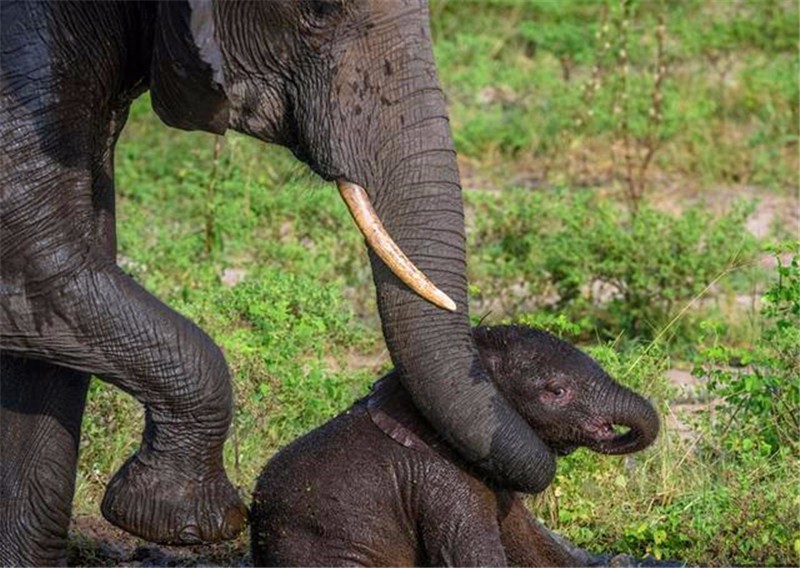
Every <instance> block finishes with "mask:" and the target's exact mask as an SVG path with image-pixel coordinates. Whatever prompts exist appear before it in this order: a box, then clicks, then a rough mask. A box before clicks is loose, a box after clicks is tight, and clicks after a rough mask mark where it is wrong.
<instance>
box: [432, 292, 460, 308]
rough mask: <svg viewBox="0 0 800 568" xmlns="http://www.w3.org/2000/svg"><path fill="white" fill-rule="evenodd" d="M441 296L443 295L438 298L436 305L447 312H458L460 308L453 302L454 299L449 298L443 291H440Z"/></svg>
mask: <svg viewBox="0 0 800 568" xmlns="http://www.w3.org/2000/svg"><path fill="white" fill-rule="evenodd" d="M439 294H441V296H440V297H438V298H437V300H439V301H438V302H437V303H436V305H437V306H439V307H440V308H443V309H445V310H448V311H451V312H456V311H458V307H457V306H456V303H455V302H454V301H453V299H452V298H451V297H450V296H448V295H447V294H445V293H444V292H442V291H441V290H439ZM437 295H438V294H437Z"/></svg>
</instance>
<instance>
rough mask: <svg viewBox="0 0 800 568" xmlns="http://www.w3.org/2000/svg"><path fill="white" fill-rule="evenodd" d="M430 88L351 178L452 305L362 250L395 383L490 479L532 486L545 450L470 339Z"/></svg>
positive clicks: (441, 121) (442, 122)
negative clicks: (374, 161) (371, 164)
mask: <svg viewBox="0 0 800 568" xmlns="http://www.w3.org/2000/svg"><path fill="white" fill-rule="evenodd" d="M435 87H436V88H429V89H427V90H426V91H425V93H424V95H422V96H417V97H412V102H413V106H412V105H411V104H409V107H408V109H407V112H408V116H410V117H411V116H413V117H414V121H413V122H412V123H411V124H408V126H407V127H406V128H404V129H403V131H402V135H400V136H397V137H395V138H393V139H390V140H388V141H386V142H385V143H384V144H383V145H382V148H381V151H380V155H379V157H378V163H379V164H380V165H381V168H380V170H381V171H380V172H379V173H378V172H374V171H372V172H364V173H363V174H362V175H363V179H358V180H352V181H355V182H356V183H359V184H363V185H364V186H365V187H366V188H367V191H368V193H369V197H370V200H371V202H372V204H373V206H374V208H375V210H376V212H377V215H378V217H379V218H380V219H381V221H382V222H383V224H384V225H385V227H386V230H387V232H388V234H389V235H391V237H392V238H393V239H394V241H395V242H396V244H397V245H398V246H399V248H400V249H401V250H402V251H404V253H405V254H406V255H407V256H408V257H409V258H410V260H411V261H412V262H413V263H414V265H416V267H417V268H419V270H420V271H421V272H422V273H424V274H425V275H426V276H427V277H428V278H429V279H430V280H431V281H432V282H433V284H434V285H435V286H436V287H437V288H438V289H440V290H441V291H442V292H443V293H444V294H445V295H446V297H447V298H448V300H449V299H452V301H453V302H455V307H456V310H455V311H449V310H448V309H444V308H443V307H438V306H436V305H434V304H433V303H431V302H429V301H426V300H425V299H423V298H422V297H421V296H420V295H418V294H417V293H416V292H414V291H412V289H411V288H410V287H409V286H408V285H407V284H406V283H404V282H403V281H401V279H400V278H398V276H396V275H395V274H394V273H393V272H392V270H390V268H389V266H387V263H386V262H384V260H382V259H381V258H380V257H379V255H378V254H376V253H375V252H374V251H373V250H370V261H371V264H372V270H373V277H374V281H375V286H376V289H377V296H378V308H379V310H380V315H381V322H382V326H383V333H384V336H385V339H386V343H387V346H388V348H389V351H390V353H391V356H392V361H393V363H394V365H395V367H396V368H397V369H398V370H399V371H400V376H401V380H402V382H403V384H404V386H405V387H406V389H407V390H408V391H409V392H410V393H411V396H412V398H413V399H414V402H415V404H416V405H417V407H418V408H419V409H420V411H422V413H423V414H424V415H425V416H426V417H427V418H428V419H429V420H430V421H431V423H432V424H433V426H434V427H435V428H436V430H437V431H438V432H439V433H440V434H441V435H442V436H444V437H445V439H447V440H448V441H449V442H450V443H451V444H453V445H454V446H455V447H456V448H457V449H458V450H459V451H460V453H461V454H462V455H463V456H464V457H465V458H466V459H468V460H469V461H470V462H472V463H473V464H475V465H476V466H477V467H478V468H480V469H483V470H484V471H485V472H487V473H489V474H490V476H491V477H492V478H493V479H494V480H495V481H496V482H499V483H501V484H502V485H504V486H507V487H513V488H515V489H518V490H524V491H529V492H536V491H541V490H542V489H543V488H544V487H546V486H547V484H549V483H550V481H551V480H552V476H553V474H554V467H555V465H554V458H553V456H552V453H551V452H550V451H549V449H548V448H547V447H546V446H545V445H544V444H543V443H542V442H541V441H540V440H539V439H538V438H537V437H536V435H535V434H534V433H533V431H532V430H531V429H530V427H529V426H528V424H527V423H526V422H524V421H523V420H522V418H521V417H520V416H519V415H518V414H517V413H516V412H515V411H514V410H513V409H512V408H511V407H510V406H509V405H508V403H507V402H506V401H505V400H504V399H503V397H502V396H501V395H500V394H499V393H498V392H497V391H496V389H495V387H494V386H493V384H492V383H491V381H490V380H489V378H488V376H487V374H486V372H485V371H484V369H483V368H482V366H481V363H480V360H479V358H478V354H477V349H476V347H475V345H474V342H473V339H472V333H471V328H470V322H469V317H468V306H467V280H466V259H465V234H464V209H463V202H462V195H461V187H460V181H459V176H458V166H457V163H456V157H455V152H454V150H453V144H452V139H451V135H450V131H449V125H448V121H447V115H446V112H445V106H444V100H443V95H442V93H441V90H440V89H439V88H438V85H435ZM397 112H399V113H403V112H405V111H403V110H398V111H397Z"/></svg>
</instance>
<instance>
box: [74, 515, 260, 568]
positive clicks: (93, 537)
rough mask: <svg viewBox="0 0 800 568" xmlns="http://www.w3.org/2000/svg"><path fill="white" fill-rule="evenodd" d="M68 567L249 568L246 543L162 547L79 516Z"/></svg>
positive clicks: (243, 540)
mask: <svg viewBox="0 0 800 568" xmlns="http://www.w3.org/2000/svg"><path fill="white" fill-rule="evenodd" d="M67 564H68V565H69V566H250V557H249V551H248V549H247V541H246V539H245V537H244V536H240V537H239V538H238V539H237V540H235V541H233V542H230V543H224V544H215V545H201V546H183V547H178V546H160V545H156V544H153V543H150V542H147V541H144V540H142V539H140V538H136V537H135V536H132V535H130V534H128V533H126V532H124V531H122V530H120V529H118V528H117V527H115V526H113V525H112V524H111V523H109V522H108V521H106V520H105V519H103V518H102V517H94V516H88V515H84V516H78V517H76V518H74V519H73V520H72V526H71V527H70V539H69V553H68V558H67Z"/></svg>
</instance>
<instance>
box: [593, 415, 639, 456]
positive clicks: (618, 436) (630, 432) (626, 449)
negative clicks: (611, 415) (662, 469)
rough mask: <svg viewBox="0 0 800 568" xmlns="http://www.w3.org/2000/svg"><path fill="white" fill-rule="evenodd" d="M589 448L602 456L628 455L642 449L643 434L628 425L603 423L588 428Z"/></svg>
mask: <svg viewBox="0 0 800 568" xmlns="http://www.w3.org/2000/svg"><path fill="white" fill-rule="evenodd" d="M586 433H587V434H588V436H589V442H588V444H587V446H588V447H589V448H590V449H592V450H594V451H595V452H600V453H602V454H627V453H630V452H634V451H637V450H639V449H641V447H642V433H641V432H639V431H637V430H636V429H635V428H631V427H629V426H626V425H618V424H612V423H611V422H601V423H596V424H592V425H590V426H588V427H587V428H586Z"/></svg>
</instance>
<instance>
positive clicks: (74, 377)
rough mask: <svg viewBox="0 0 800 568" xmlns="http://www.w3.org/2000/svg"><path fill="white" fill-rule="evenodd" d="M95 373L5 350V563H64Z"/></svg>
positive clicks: (0, 479)
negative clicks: (85, 416)
mask: <svg viewBox="0 0 800 568" xmlns="http://www.w3.org/2000/svg"><path fill="white" fill-rule="evenodd" d="M88 385H89V375H88V374H86V373H81V372H79V371H74V370H72V369H66V368H64V367H59V366H57V365H52V364H50V363H45V362H43V361H33V360H30V359H23V358H21V357H13V356H10V355H8V354H5V353H0V565H2V566H45V565H52V564H63V563H64V562H65V560H66V558H65V556H64V554H65V550H66V544H67V529H68V527H69V518H70V510H71V506H72V496H73V493H74V491H75V468H76V465H77V463H76V462H77V458H78V441H79V438H80V428H81V417H82V415H83V407H84V404H85V401H86V390H87V387H88Z"/></svg>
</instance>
